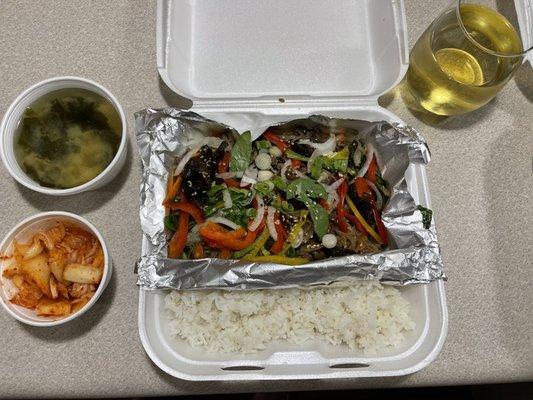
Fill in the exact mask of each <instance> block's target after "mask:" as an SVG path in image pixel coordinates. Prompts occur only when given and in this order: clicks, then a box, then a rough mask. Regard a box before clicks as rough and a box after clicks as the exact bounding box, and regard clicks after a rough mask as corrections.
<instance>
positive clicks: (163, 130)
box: [135, 108, 445, 290]
mask: <svg viewBox="0 0 533 400" xmlns="http://www.w3.org/2000/svg"><path fill="white" fill-rule="evenodd" d="M303 122H304V123H306V124H321V125H326V126H332V125H335V126H345V127H347V128H354V129H357V130H358V131H359V132H360V135H361V137H362V138H363V140H365V141H368V142H370V143H372V145H373V146H374V149H375V151H376V152H377V154H378V160H379V164H380V165H379V166H380V169H381V171H382V175H383V178H384V179H385V180H386V181H387V182H388V183H389V184H390V187H391V189H392V190H391V193H392V194H391V198H390V200H389V202H388V204H387V205H386V207H385V209H384V210H383V214H382V218H383V222H384V224H385V226H386V228H387V229H388V232H389V239H390V248H391V250H387V251H383V252H380V253H375V254H365V255H355V254H354V255H350V256H345V257H338V258H331V259H326V260H321V261H315V262H311V263H308V264H304V265H299V266H286V265H278V264H270V263H251V262H245V261H239V260H222V259H201V260H174V259H168V258H166V255H167V239H168V238H167V233H166V232H165V229H164V225H163V218H164V216H165V210H164V207H163V206H162V202H163V199H164V197H165V191H166V187H167V180H168V176H169V174H171V173H172V169H173V167H174V165H175V164H176V160H175V159H176V157H175V154H176V152H179V151H180V149H181V147H183V144H182V140H184V139H183V138H184V136H185V133H187V132H189V131H191V130H199V131H201V132H204V133H205V132H212V131H224V130H228V129H229V130H233V129H232V128H231V127H228V126H226V125H223V124H220V123H217V122H215V121H212V120H209V119H206V118H204V117H202V116H200V115H198V114H195V113H193V112H188V111H181V110H176V109H170V108H169V109H159V110H155V109H147V110H143V111H140V112H138V113H136V114H135V126H136V135H137V143H138V146H139V152H140V155H141V159H142V182H141V187H140V192H141V196H140V200H141V204H140V218H141V226H142V231H143V235H144V238H143V251H142V256H141V258H140V260H139V261H138V263H137V274H138V285H139V286H140V287H141V288H143V289H148V290H153V289H162V288H172V289H232V290H235V289H242V290H246V289H264V288H289V287H309V286H316V285H330V284H344V283H349V282H351V281H353V280H361V279H366V280H368V279H375V280H379V281H381V282H382V283H386V284H393V285H408V284H414V283H428V282H431V281H433V280H436V279H445V274H444V270H443V264H442V258H441V255H440V250H439V245H438V242H437V235H436V231H435V225H434V222H433V220H432V221H431V226H430V227H429V229H426V228H425V227H424V226H423V223H422V214H421V212H420V211H419V210H418V208H417V207H418V205H417V203H416V201H415V198H416V197H417V196H416V193H411V192H410V188H411V190H413V191H414V189H412V188H413V187H414V188H415V189H416V185H413V184H412V182H411V184H410V182H409V181H408V179H407V176H408V175H409V173H408V172H407V171H408V168H409V166H410V164H427V163H428V162H429V161H430V153H429V150H428V148H427V145H426V143H425V141H424V140H423V139H422V138H421V137H420V135H419V134H418V133H417V132H416V131H415V130H414V129H412V128H410V127H408V126H403V125H399V124H394V123H392V124H391V123H388V122H384V121H379V122H368V121H360V120H348V119H333V118H328V117H324V116H319V115H313V116H310V117H309V118H306V119H305V121H303ZM291 123H294V121H289V122H287V123H286V124H287V126H289V127H290V124H291ZM298 123H302V120H301V119H300V120H298ZM266 128H267V127H265V129H266Z"/></svg>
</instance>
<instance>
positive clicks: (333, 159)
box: [322, 147, 350, 172]
mask: <svg viewBox="0 0 533 400" xmlns="http://www.w3.org/2000/svg"><path fill="white" fill-rule="evenodd" d="M322 157H324V168H326V169H327V170H329V171H337V172H346V169H347V168H348V158H349V157H350V151H349V150H348V147H345V148H344V149H342V150H341V151H338V152H336V153H329V154H324V155H323V156H322Z"/></svg>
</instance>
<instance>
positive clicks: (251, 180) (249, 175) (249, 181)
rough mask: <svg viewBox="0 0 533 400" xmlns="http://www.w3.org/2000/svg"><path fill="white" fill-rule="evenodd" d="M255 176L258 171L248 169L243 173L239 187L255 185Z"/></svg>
mask: <svg viewBox="0 0 533 400" xmlns="http://www.w3.org/2000/svg"><path fill="white" fill-rule="evenodd" d="M257 174H258V171H257V169H256V168H253V167H250V168H248V169H247V170H246V171H244V174H243V176H242V178H241V183H240V186H241V187H242V186H246V185H255V184H256V183H257Z"/></svg>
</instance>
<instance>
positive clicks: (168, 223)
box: [163, 214, 177, 232]
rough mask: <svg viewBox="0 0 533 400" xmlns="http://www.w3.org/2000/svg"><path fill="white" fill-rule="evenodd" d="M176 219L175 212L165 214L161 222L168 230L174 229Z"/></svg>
mask: <svg viewBox="0 0 533 400" xmlns="http://www.w3.org/2000/svg"><path fill="white" fill-rule="evenodd" d="M176 219H177V214H170V215H167V216H166V217H165V218H164V219H163V223H164V224H165V228H166V229H168V230H169V231H173V232H174V231H176Z"/></svg>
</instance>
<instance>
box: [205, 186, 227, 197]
mask: <svg viewBox="0 0 533 400" xmlns="http://www.w3.org/2000/svg"><path fill="white" fill-rule="evenodd" d="M224 189H226V186H225V185H213V186H211V187H210V188H209V190H208V191H207V195H208V196H209V198H211V197H216V196H217V195H218V194H219V193H222V191H223V190H224Z"/></svg>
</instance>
